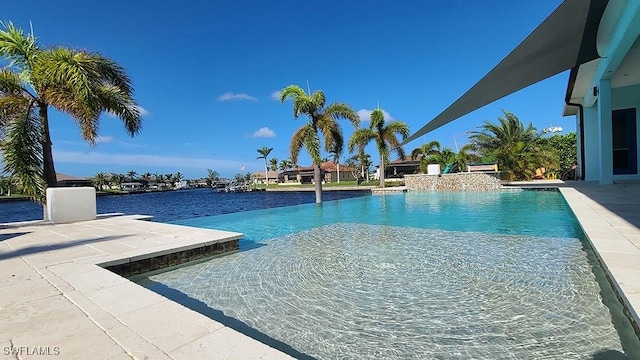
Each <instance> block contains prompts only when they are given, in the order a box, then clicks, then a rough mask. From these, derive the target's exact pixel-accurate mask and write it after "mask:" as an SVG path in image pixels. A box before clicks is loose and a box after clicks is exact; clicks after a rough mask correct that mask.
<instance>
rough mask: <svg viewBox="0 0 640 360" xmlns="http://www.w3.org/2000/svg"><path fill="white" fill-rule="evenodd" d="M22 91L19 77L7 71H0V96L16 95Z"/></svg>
mask: <svg viewBox="0 0 640 360" xmlns="http://www.w3.org/2000/svg"><path fill="white" fill-rule="evenodd" d="M22 91H23V89H22V86H21V83H20V76H19V75H18V74H17V73H14V72H12V71H9V70H7V69H1V70H0V94H18V93H21V92H22Z"/></svg>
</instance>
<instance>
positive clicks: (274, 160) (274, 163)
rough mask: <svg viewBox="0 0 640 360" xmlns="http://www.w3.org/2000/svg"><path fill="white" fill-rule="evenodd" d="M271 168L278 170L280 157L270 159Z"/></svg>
mask: <svg viewBox="0 0 640 360" xmlns="http://www.w3.org/2000/svg"><path fill="white" fill-rule="evenodd" d="M269 170H271V171H278V158H271V159H269Z"/></svg>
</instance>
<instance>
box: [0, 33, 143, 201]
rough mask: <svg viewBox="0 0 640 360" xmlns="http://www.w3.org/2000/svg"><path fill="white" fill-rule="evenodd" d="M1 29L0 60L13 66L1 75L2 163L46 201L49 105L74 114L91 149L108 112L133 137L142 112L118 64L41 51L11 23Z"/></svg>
mask: <svg viewBox="0 0 640 360" xmlns="http://www.w3.org/2000/svg"><path fill="white" fill-rule="evenodd" d="M2 25H3V26H4V30H0V56H1V57H2V58H3V59H2V60H3V61H5V62H6V63H8V64H9V66H8V67H7V68H4V69H2V70H0V103H1V104H2V106H1V107H2V115H0V118H2V119H0V123H8V124H6V125H7V127H8V129H5V137H6V141H5V142H4V143H3V145H2V152H3V158H4V159H3V162H4V164H5V169H6V170H7V171H8V172H10V173H12V174H15V175H16V176H17V177H19V178H20V182H21V183H23V184H24V185H25V188H26V189H28V190H29V191H30V192H32V193H33V194H34V195H37V196H34V197H37V198H38V200H40V201H44V189H45V187H53V186H57V179H56V171H55V167H54V163H53V156H52V151H51V145H52V143H51V135H50V131H49V116H48V111H49V107H50V106H53V107H54V108H55V109H57V110H59V111H61V112H64V113H67V114H68V115H70V116H71V117H72V118H73V119H74V120H75V121H76V123H77V124H78V126H79V127H80V130H81V132H82V137H83V139H84V140H85V141H87V142H89V143H90V144H91V145H94V144H95V140H96V138H97V136H98V127H99V123H100V121H99V120H100V115H101V114H102V113H103V112H105V111H106V112H109V113H111V114H113V115H115V116H117V117H118V118H120V119H121V120H122V121H123V123H124V126H125V128H126V130H127V132H128V133H129V135H131V136H133V135H135V134H137V133H138V132H139V131H140V130H141V128H142V118H141V116H140V107H139V106H138V105H137V104H136V101H135V100H134V99H133V96H132V94H133V87H132V85H131V80H130V79H129V77H128V76H127V74H126V72H125V70H124V69H123V68H122V67H121V66H120V65H118V64H116V63H115V62H114V61H112V60H110V59H108V58H106V57H104V56H102V55H100V54H98V53H92V52H87V51H84V50H75V49H70V48H67V47H55V48H48V49H43V48H41V47H40V46H39V45H38V43H37V41H36V38H35V36H34V35H33V34H25V33H24V31H23V30H22V29H20V28H16V27H15V26H14V25H13V24H12V23H6V24H5V23H3V24H2ZM38 177H39V178H40V180H38V179H37V178H38Z"/></svg>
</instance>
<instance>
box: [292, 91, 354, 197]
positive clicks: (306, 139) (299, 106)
mask: <svg viewBox="0 0 640 360" xmlns="http://www.w3.org/2000/svg"><path fill="white" fill-rule="evenodd" d="M287 99H291V100H292V101H293V118H294V119H298V118H299V117H300V116H301V115H304V116H306V117H307V120H308V121H307V123H306V124H305V125H303V126H302V127H300V128H299V129H298V130H297V131H296V132H295V133H294V134H293V137H292V138H291V145H290V146H289V150H290V152H291V161H292V162H293V163H294V164H297V163H298V155H300V150H301V149H302V147H303V146H304V147H305V148H306V149H307V152H308V153H309V156H310V157H311V160H312V162H313V181H314V183H315V191H316V203H318V204H320V203H322V179H321V178H320V163H321V155H320V152H321V140H320V136H319V134H318V132H320V133H322V137H323V139H324V149H325V151H327V150H328V149H332V148H333V149H336V150H337V151H339V152H342V148H343V146H344V137H343V136H342V130H341V129H340V125H339V124H338V122H337V120H339V119H344V120H349V121H351V123H352V124H353V126H354V127H355V128H357V127H358V126H359V125H360V118H359V117H358V115H357V114H356V112H355V111H353V109H352V108H351V107H350V106H349V105H347V104H345V103H340V102H334V103H331V104H329V105H326V98H325V95H324V92H322V91H321V90H317V91H314V92H313V93H312V94H307V93H306V92H305V91H304V90H303V89H302V88H301V87H299V86H297V85H289V86H287V87H285V88H284V89H282V91H281V92H280V102H282V103H284V101H285V100H287ZM325 105H326V106H325Z"/></svg>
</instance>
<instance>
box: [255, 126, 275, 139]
mask: <svg viewBox="0 0 640 360" xmlns="http://www.w3.org/2000/svg"><path fill="white" fill-rule="evenodd" d="M251 137H254V138H261V137H263V138H272V137H276V132H275V131H273V130H271V129H269V128H268V127H263V128H260V129H258V131H256V132H254V133H253V135H251Z"/></svg>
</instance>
